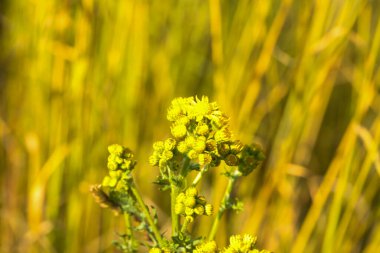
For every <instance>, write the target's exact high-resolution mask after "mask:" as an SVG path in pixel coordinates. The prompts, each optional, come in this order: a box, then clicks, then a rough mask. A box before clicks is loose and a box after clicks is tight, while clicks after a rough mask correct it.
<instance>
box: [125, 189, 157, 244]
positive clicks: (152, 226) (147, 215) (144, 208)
mask: <svg viewBox="0 0 380 253" xmlns="http://www.w3.org/2000/svg"><path fill="white" fill-rule="evenodd" d="M130 189H131V191H132V193H133V195H134V197H135V198H136V200H137V202H138V203H139V205H140V207H141V211H142V212H143V213H144V216H145V220H146V222H147V223H148V225H149V227H150V229H151V230H152V232H153V235H154V237H155V238H156V240H157V242H158V244H159V245H160V246H161V245H162V244H163V239H162V236H161V234H160V232H159V231H158V228H157V226H156V224H154V221H153V219H152V216H150V212H149V210H148V208H147V206H146V205H145V203H144V201H143V199H142V197H141V195H140V193H139V192H138V190H137V188H136V187H135V185H134V184H133V183H132V184H131V185H130Z"/></svg>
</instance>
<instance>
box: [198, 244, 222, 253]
mask: <svg viewBox="0 0 380 253" xmlns="http://www.w3.org/2000/svg"><path fill="white" fill-rule="evenodd" d="M217 250H218V248H217V246H216V242H215V241H205V242H202V243H201V244H199V245H198V246H197V247H196V248H195V250H193V253H216V252H217Z"/></svg>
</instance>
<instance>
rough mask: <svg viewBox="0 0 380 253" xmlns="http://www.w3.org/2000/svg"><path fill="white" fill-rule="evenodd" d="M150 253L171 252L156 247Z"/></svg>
mask: <svg viewBox="0 0 380 253" xmlns="http://www.w3.org/2000/svg"><path fill="white" fill-rule="evenodd" d="M149 253H170V250H169V249H167V248H163V249H160V248H157V247H154V248H151V249H150V250H149Z"/></svg>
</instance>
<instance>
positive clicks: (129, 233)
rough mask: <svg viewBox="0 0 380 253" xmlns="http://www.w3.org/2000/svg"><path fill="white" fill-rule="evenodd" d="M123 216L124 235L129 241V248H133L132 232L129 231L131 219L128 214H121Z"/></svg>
mask: <svg viewBox="0 0 380 253" xmlns="http://www.w3.org/2000/svg"><path fill="white" fill-rule="evenodd" d="M123 215H124V222H125V233H126V235H127V236H128V239H129V241H130V246H131V247H130V248H134V246H135V245H136V243H135V238H134V236H133V231H132V229H131V227H132V226H131V217H130V215H129V213H127V212H123Z"/></svg>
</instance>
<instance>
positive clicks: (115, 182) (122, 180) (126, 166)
mask: <svg viewBox="0 0 380 253" xmlns="http://www.w3.org/2000/svg"><path fill="white" fill-rule="evenodd" d="M108 152H109V156H108V164H107V167H108V170H109V175H108V176H105V177H104V179H103V182H102V186H103V187H110V188H113V189H115V190H122V189H128V183H127V180H128V179H129V178H130V172H131V171H132V170H133V168H134V167H135V165H136V161H135V160H133V153H132V151H131V150H129V149H128V148H126V147H123V146H121V145H119V144H113V145H110V146H109V147H108Z"/></svg>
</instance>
